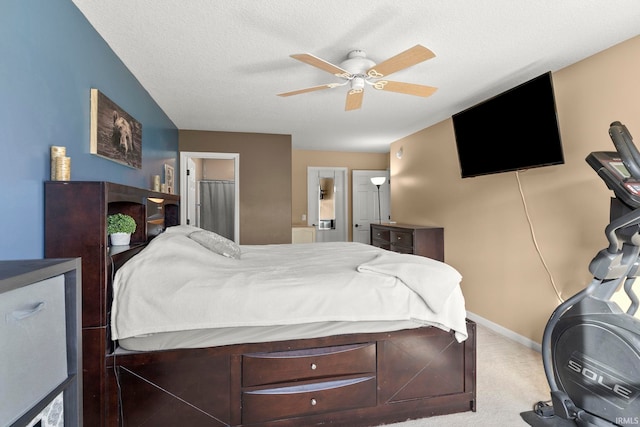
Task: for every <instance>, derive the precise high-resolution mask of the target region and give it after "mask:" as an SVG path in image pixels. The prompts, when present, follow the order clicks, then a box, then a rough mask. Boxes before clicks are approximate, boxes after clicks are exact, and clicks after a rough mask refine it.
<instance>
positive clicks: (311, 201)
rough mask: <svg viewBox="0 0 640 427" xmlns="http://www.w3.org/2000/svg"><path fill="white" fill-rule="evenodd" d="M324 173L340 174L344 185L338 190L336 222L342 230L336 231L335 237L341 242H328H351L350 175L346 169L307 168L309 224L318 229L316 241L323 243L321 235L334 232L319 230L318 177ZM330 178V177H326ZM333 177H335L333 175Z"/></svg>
mask: <svg viewBox="0 0 640 427" xmlns="http://www.w3.org/2000/svg"><path fill="white" fill-rule="evenodd" d="M323 172H330V173H332V174H339V175H340V177H341V178H342V181H343V182H342V185H340V186H337V188H336V202H337V204H336V222H337V223H338V224H340V229H339V230H335V231H336V233H335V235H336V236H337V237H338V239H339V240H335V239H333V240H332V239H329V240H327V241H340V242H347V241H349V226H348V225H349V221H348V219H349V204H348V201H349V173H348V168H346V167H332V166H327V167H318V166H307V224H308V225H310V226H313V227H315V228H316V241H317V242H322V241H324V240H322V238H321V236H322V235H321V234H320V233H331V232H332V231H327V230H323V231H320V230H319V229H318V224H317V223H318V216H319V208H320V206H319V199H318V196H319V182H318V175H319V174H322V173H323ZM326 176H327V177H329V175H326ZM331 176H333V175H331Z"/></svg>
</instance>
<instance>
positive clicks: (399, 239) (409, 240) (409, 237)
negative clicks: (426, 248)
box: [390, 230, 413, 250]
mask: <svg viewBox="0 0 640 427" xmlns="http://www.w3.org/2000/svg"><path fill="white" fill-rule="evenodd" d="M390 242H391V244H392V245H393V246H405V247H408V248H411V250H413V233H411V232H407V231H394V230H392V231H391V239H390Z"/></svg>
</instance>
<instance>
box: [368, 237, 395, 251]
mask: <svg viewBox="0 0 640 427" xmlns="http://www.w3.org/2000/svg"><path fill="white" fill-rule="evenodd" d="M371 244H372V245H373V246H375V247H377V248H382V249H386V250H390V249H391V244H390V243H389V242H386V241H384V240H375V239H374V240H373V241H372V242H371Z"/></svg>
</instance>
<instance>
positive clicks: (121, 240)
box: [107, 213, 136, 246]
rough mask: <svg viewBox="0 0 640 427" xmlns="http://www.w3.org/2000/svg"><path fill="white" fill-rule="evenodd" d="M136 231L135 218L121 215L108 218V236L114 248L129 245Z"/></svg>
mask: <svg viewBox="0 0 640 427" xmlns="http://www.w3.org/2000/svg"><path fill="white" fill-rule="evenodd" d="M134 231H136V221H135V220H134V219H133V217H131V216H129V215H126V214H121V213H117V214H113V215H109V216H107V234H108V235H109V237H110V238H111V244H112V245H113V246H121V245H128V244H129V242H130V241H131V234H132V233H133V232H134Z"/></svg>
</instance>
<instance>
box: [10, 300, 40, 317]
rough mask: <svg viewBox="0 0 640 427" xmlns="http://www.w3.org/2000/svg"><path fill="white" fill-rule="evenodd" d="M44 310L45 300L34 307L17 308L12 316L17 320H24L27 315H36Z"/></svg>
mask: <svg viewBox="0 0 640 427" xmlns="http://www.w3.org/2000/svg"><path fill="white" fill-rule="evenodd" d="M42 310H44V301H43V302H40V303H38V304H36V305H35V306H34V307H33V308H29V309H25V310H16V311H14V312H12V313H11V317H13V318H14V319H15V320H24V319H26V318H27V317H31V316H35V315H36V314H38V313H39V312H41V311H42Z"/></svg>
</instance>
